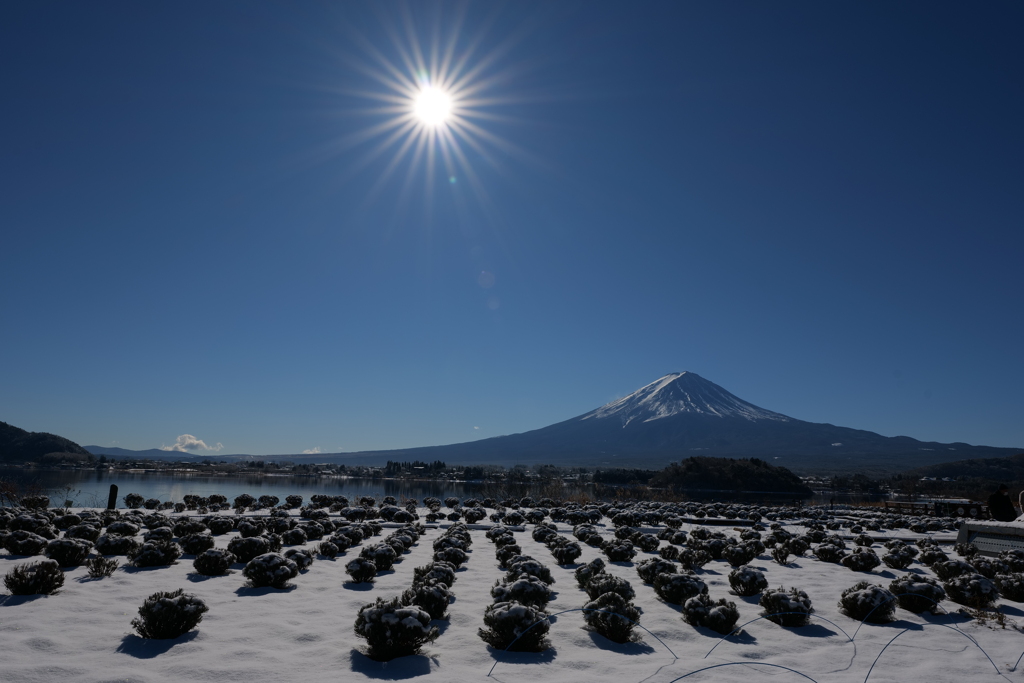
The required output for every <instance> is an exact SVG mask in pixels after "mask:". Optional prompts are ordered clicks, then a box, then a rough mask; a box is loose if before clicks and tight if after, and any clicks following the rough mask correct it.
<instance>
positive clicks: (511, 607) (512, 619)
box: [477, 602, 551, 652]
mask: <svg viewBox="0 0 1024 683" xmlns="http://www.w3.org/2000/svg"><path fill="white" fill-rule="evenodd" d="M546 616H547V615H546V614H545V612H544V611H543V610H539V609H536V608H534V607H530V606H529V605H521V604H519V603H517V602H497V603H494V604H493V605H490V606H488V607H487V608H486V609H485V610H484V626H486V627H487V628H482V629H480V630H479V631H477V634H478V635H479V636H480V638H481V639H482V640H483V641H484V642H485V643H487V644H488V645H490V646H491V647H493V648H495V649H498V650H504V649H506V648H507V649H509V650H512V651H513V652H541V651H542V650H546V649H548V648H549V647H551V644H550V643H549V642H548V640H547V637H546V636H547V634H548V631H549V630H550V628H551V625H550V623H548V620H547V619H546Z"/></svg>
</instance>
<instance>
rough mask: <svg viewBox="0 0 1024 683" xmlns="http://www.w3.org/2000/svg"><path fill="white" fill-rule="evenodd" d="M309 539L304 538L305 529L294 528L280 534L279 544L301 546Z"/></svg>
mask: <svg viewBox="0 0 1024 683" xmlns="http://www.w3.org/2000/svg"><path fill="white" fill-rule="evenodd" d="M307 540H309V538H308V537H307V536H306V531H305V529H303V528H301V527H295V528H294V529H289V530H288V531H286V532H284V533H283V534H281V543H283V544H284V545H302V544H303V543H305V542H306V541H307Z"/></svg>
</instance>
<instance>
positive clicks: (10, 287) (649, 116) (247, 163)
mask: <svg viewBox="0 0 1024 683" xmlns="http://www.w3.org/2000/svg"><path fill="white" fill-rule="evenodd" d="M460 17H461V23H459V21H458V20H459V18H460ZM409 27H411V31H412V33H413V34H414V35H415V36H416V37H417V40H418V41H419V43H420V44H421V46H422V47H424V48H425V49H429V47H430V46H431V45H432V44H434V43H437V44H439V45H441V46H442V47H444V46H447V45H449V44H451V45H452V46H453V47H454V53H455V54H456V55H467V54H468V55H469V58H468V59H467V68H473V67H475V66H476V65H478V64H482V65H483V68H482V69H480V71H479V72H478V73H477V75H476V76H475V77H474V82H475V84H476V85H477V86H479V87H480V88H481V94H482V95H486V96H487V97H488V98H490V100H489V103H488V104H487V105H486V106H484V107H481V108H479V109H478V110H477V114H481V115H486V116H485V117H480V118H477V119H476V121H477V123H478V125H479V126H480V127H481V128H482V129H483V130H485V131H486V132H487V134H488V135H489V136H491V137H490V138H488V139H487V141H486V142H485V143H484V144H483V145H482V146H481V147H480V149H473V148H472V147H470V146H465V147H464V150H465V154H466V161H467V163H468V168H469V172H468V174H467V173H464V172H462V171H463V170H465V169H460V171H459V172H457V173H455V174H454V175H455V176H456V177H455V182H449V181H447V180H446V178H447V177H448V176H449V175H450V172H449V170H448V169H447V168H445V167H444V164H443V162H442V161H441V160H440V159H435V160H434V165H433V167H431V166H430V164H429V163H428V162H427V161H426V160H424V159H420V160H414V159H412V157H411V156H410V155H406V156H405V157H403V158H400V159H398V161H397V164H396V165H394V166H393V168H392V171H391V172H390V174H387V173H386V171H387V169H388V167H389V165H392V164H393V162H395V160H396V155H397V152H398V146H397V145H393V146H391V147H390V148H388V149H386V150H383V151H380V152H379V153H377V154H374V151H375V148H374V144H373V142H374V141H373V140H371V141H364V142H358V139H356V141H355V142H353V139H354V138H353V136H358V135H359V134H360V133H361V132H365V131H367V130H369V129H370V128H372V127H373V126H375V125H378V124H381V123H386V122H387V121H389V120H390V119H391V116H392V115H390V114H384V113H380V112H375V111H373V110H374V108H375V107H377V106H378V103H377V102H375V101H374V100H373V99H371V98H370V97H368V94H373V93H378V94H379V93H386V92H389V89H388V88H387V87H386V86H385V85H384V84H382V83H381V82H379V81H378V80H376V79H375V78H374V77H372V76H371V75H368V74H367V72H366V71H365V69H363V68H362V67H364V66H367V65H370V66H374V67H379V65H380V63H381V62H380V60H381V59H385V60H388V61H390V62H392V63H394V64H398V65H400V64H401V63H402V62H401V59H400V53H401V51H402V50H408V49H410V45H411V41H410V40H409V38H408V36H409V35H410V34H409V33H408V31H407V29H409ZM1021 35H1024V8H1022V5H1021V4H1019V3H1012V2H986V3H970V4H969V3H959V4H943V3H935V2H919V3H913V2H904V3H882V2H869V3H809V2H807V3H763V2H752V3H739V2H725V3H718V2H714V3H712V2H703V3H680V2H666V3H654V2H647V3H622V2H614V3H599V2H590V1H588V2H583V3H575V4H572V3H547V2H543V3H528V2H516V3H509V4H505V5H499V4H494V3H489V2H488V3H484V2H479V3H473V4H469V5H465V6H463V5H457V4H447V3H446V4H435V3H426V2H417V3H413V4H410V5H402V4H393V3H382V2H374V3H368V4H357V3H334V4H319V3H316V4H314V3H200V2H191V3H189V2H186V3H179V2H174V3H172V2H157V3H137V2H129V3H123V4H117V3H111V2H100V3H46V2H32V3H4V4H3V5H2V6H0V63H2V64H3V65H4V66H3V68H2V69H0V88H2V93H3V97H2V98H0V124H2V125H0V187H2V190H0V226H2V234H3V241H2V248H0V315H2V321H3V322H2V326H0V353H2V357H3V371H2V376H0V420H4V421H6V422H9V423H11V424H15V425H17V426H20V427H23V428H26V429H29V430H33V431H50V432H55V433H58V434H61V435H64V436H67V437H69V438H71V439H73V440H75V441H77V442H79V443H81V444H98V445H103V446H111V445H117V446H121V447H124V448H137V449H141V448H151V447H159V446H168V445H170V444H172V443H174V442H175V439H176V437H177V436H178V435H180V434H186V433H187V434H193V435H195V436H196V437H198V438H200V439H203V440H204V441H205V442H206V443H207V444H210V445H212V444H215V443H221V444H222V445H223V447H224V451H223V452H225V453H253V454H273V453H295V452H299V451H302V450H304V449H312V448H320V449H321V450H322V451H324V452H337V451H349V450H362V449H378V448H396V447H408V446H419V445H431V444H441V443H452V442H459V441H467V440H471V439H475V438H483V437H488V436H495V435H499V434H507V433H514V432H520V431H525V430H528V429H533V428H537V427H542V426H545V425H547V424H550V423H553V422H557V421H560V420H563V419H567V418H570V417H573V416H576V415H579V414H581V413H584V412H586V411H588V410H590V409H592V408H595V407H597V406H599V405H601V404H603V403H605V402H607V401H610V400H613V399H614V398H617V397H619V396H622V395H624V394H626V393H629V392H630V391H633V390H634V389H636V388H638V387H640V386H641V385H643V384H646V383H648V382H650V381H653V380H654V379H656V378H657V377H659V376H661V375H664V374H666V373H668V372H673V371H679V370H691V371H694V372H697V373H698V374H700V375H702V376H704V377H706V378H707V379H710V380H712V381H714V382H716V383H718V384H720V385H722V386H723V387H725V388H726V389H728V390H730V391H732V392H733V393H735V394H737V395H738V396H740V397H741V398H744V399H746V400H748V401H751V402H753V403H755V404H757V405H760V406H762V407H765V408H768V409H771V410H774V411H778V412H782V413H785V414H787V415H790V416H793V417H796V418H800V419H804V420H811V421H815V422H831V423H833V424H839V425H843V426H848V427H857V428H863V429H870V430H873V431H877V432H880V433H882V434H885V435H890V436H891V435H897V434H906V435H910V436H913V437H916V438H920V439H926V440H939V441H966V442H969V443H975V444H986V445H994V446H1024V420H1022V419H1021V416H1022V414H1024V391H1022V387H1024V360H1022V349H1024V322H1022V314H1024V282H1022V281H1024V278H1022V255H1024V234H1022V216H1024V172H1022V164H1024V126H1022V122H1024V42H1022V41H1021V40H1020V36H1021ZM396 36H397V38H396ZM474 45H475V48H473V46H474ZM471 48H473V49H472V50H471ZM380 139H381V138H379V137H378V138H376V140H377V141H380ZM428 172H432V173H433V174H434V178H435V182H434V184H433V185H430V186H428V184H427V176H428ZM472 176H475V178H476V183H474V182H471V181H472ZM484 271H486V272H487V273H489V274H491V276H492V277H491V276H484V277H483V278H481V273H483V272H484ZM483 285H490V286H487V287H485V286H483Z"/></svg>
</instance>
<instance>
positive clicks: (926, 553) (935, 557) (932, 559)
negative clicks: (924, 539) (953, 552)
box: [917, 547, 949, 567]
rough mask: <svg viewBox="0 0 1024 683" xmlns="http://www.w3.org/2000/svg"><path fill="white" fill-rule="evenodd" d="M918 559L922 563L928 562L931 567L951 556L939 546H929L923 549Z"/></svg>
mask: <svg viewBox="0 0 1024 683" xmlns="http://www.w3.org/2000/svg"><path fill="white" fill-rule="evenodd" d="M917 559H918V561H919V562H920V563H921V564H926V565H928V566H929V567H930V566H932V565H933V564H935V563H936V562H945V561H946V560H948V559H949V556H947V555H946V553H944V552H942V551H941V550H939V549H938V548H935V547H927V548H925V549H924V550H923V551H921V555H920V556H919V557H918V558H917Z"/></svg>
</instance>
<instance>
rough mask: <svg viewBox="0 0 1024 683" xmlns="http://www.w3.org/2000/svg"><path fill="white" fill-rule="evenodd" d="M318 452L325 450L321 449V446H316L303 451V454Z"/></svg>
mask: <svg viewBox="0 0 1024 683" xmlns="http://www.w3.org/2000/svg"><path fill="white" fill-rule="evenodd" d="M317 453H323V451H321V450H320V447H319V446H317V447H315V448H307V449H306V450H304V451H302V454H303V455H316V454H317Z"/></svg>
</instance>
